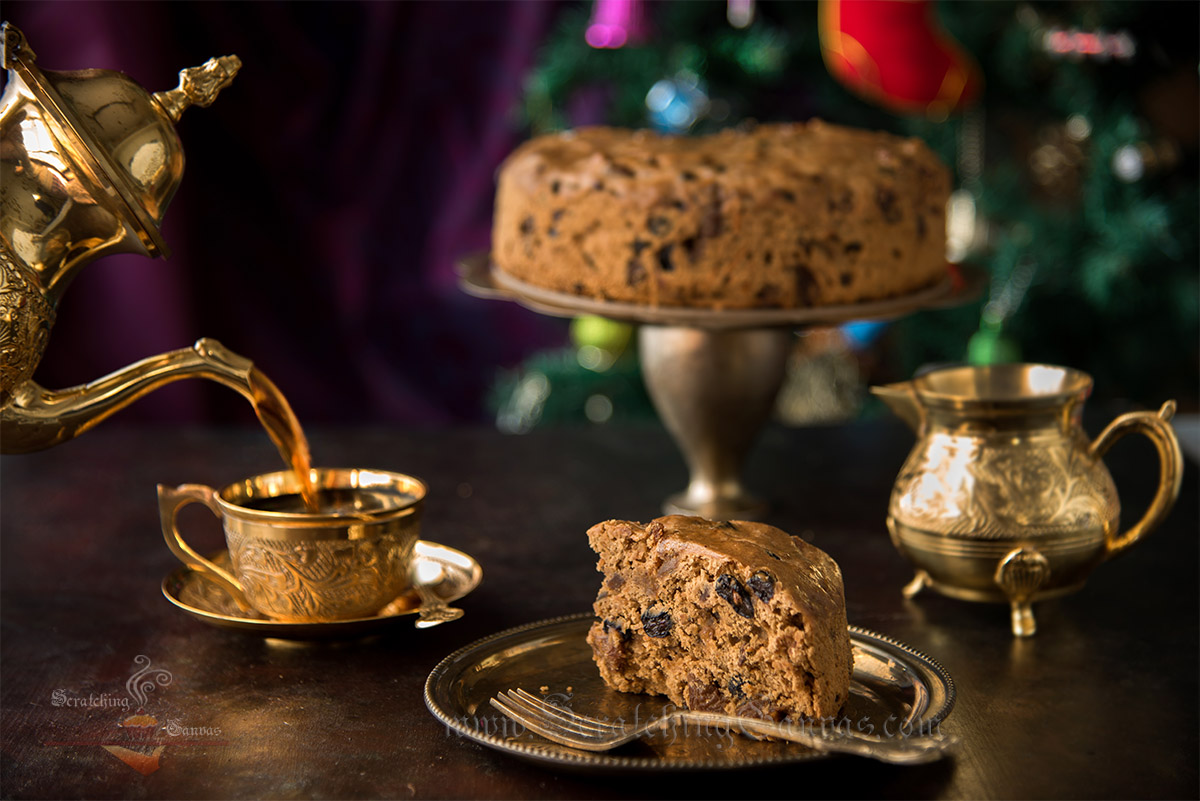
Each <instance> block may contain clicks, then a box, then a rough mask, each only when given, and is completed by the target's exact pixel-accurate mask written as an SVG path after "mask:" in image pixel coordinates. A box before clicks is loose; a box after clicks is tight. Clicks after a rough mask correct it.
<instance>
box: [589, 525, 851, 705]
mask: <svg viewBox="0 0 1200 801" xmlns="http://www.w3.org/2000/svg"><path fill="white" fill-rule="evenodd" d="M588 540H589V542H590V543H591V546H592V548H593V549H594V550H595V551H596V552H597V553H598V554H599V555H600V560H599V563H598V565H597V569H598V570H599V571H600V572H602V573H603V574H604V581H603V584H602V585H601V588H600V592H599V594H598V596H597V598H596V603H595V607H594V608H595V613H596V622H595V623H593V624H592V627H591V629H590V630H589V631H588V637H587V639H588V643H589V644H590V645H591V647H592V656H593V658H594V660H595V662H596V665H597V667H598V668H599V669H600V676H601V677H602V678H603V679H604V682H605V683H606V684H607V685H608V686H610V687H612V688H613V689H615V690H619V691H621V692H631V693H651V694H654V695H665V696H667V697H668V698H670V699H671V701H672V702H673V703H675V704H677V705H679V706H685V707H687V708H688V709H692V710H698V711H706V712H727V713H730V714H735V715H742V716H749V717H758V718H766V719H770V720H782V719H784V718H791V719H793V720H803V719H812V718H822V717H831V716H836V715H837V713H838V712H839V711H840V710H841V709H842V706H843V705H844V704H845V702H846V701H847V699H848V698H849V696H850V674H851V671H852V669H853V657H852V654H851V650H850V635H849V631H848V630H847V625H846V602H845V597H844V595H843V589H842V574H841V571H840V570H839V569H838V566H837V563H836V562H834V561H833V559H831V558H830V557H829V556H828V555H826V554H825V553H824V552H823V551H821V550H820V549H818V548H816V547H815V546H813V545H810V544H809V543H807V542H805V541H804V540H801V539H799V538H797V537H792V536H790V535H789V534H787V533H785V532H783V531H781V530H780V529H777V528H774V527H772V526H768V525H765V524H763V523H750V522H745V521H730V522H720V523H717V522H713V521H710V520H705V519H704V518H700V517H685V516H682V515H670V516H667V517H660V518H659V519H657V520H654V521H653V522H651V523H650V524H648V525H642V524H640V523H634V522H630V521H625V520H609V521H606V522H603V523H599V524H597V525H595V526H593V527H592V528H591V529H590V530H589V531H588Z"/></svg>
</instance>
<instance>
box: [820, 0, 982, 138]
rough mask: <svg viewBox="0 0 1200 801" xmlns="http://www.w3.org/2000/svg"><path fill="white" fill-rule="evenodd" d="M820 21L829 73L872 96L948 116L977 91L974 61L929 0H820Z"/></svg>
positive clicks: (892, 105)
mask: <svg viewBox="0 0 1200 801" xmlns="http://www.w3.org/2000/svg"><path fill="white" fill-rule="evenodd" d="M818 19H819V29H820V36H821V54H822V55H823V56H824V58H825V65H826V66H827V67H828V68H829V72H830V73H831V74H832V75H833V76H834V77H835V78H837V79H838V80H839V81H841V82H842V83H843V84H844V85H845V86H846V87H847V88H849V89H850V90H851V91H853V92H855V93H857V94H859V95H861V96H862V97H864V98H866V99H868V100H870V101H872V102H875V103H878V104H879V105H881V106H883V107H885V108H888V109H891V110H892V111H898V112H901V113H904V114H925V115H927V116H929V117H932V118H933V119H945V118H946V117H947V116H949V114H950V113H951V112H953V111H957V110H959V109H962V108H964V107H966V106H968V105H970V103H971V102H972V101H974V100H975V99H976V98H977V97H978V96H979V92H980V90H981V89H982V86H983V78H982V76H981V74H980V71H979V66H978V65H977V64H976V63H975V61H974V59H972V58H971V57H970V55H968V54H967V53H966V51H964V50H963V49H962V47H961V46H960V45H959V44H958V42H956V41H955V40H954V39H952V38H951V37H950V35H949V34H948V33H946V31H945V30H944V29H943V28H942V27H941V25H939V24H938V22H937V20H936V19H935V16H934V13H933V0H821V3H820V6H819V10H818Z"/></svg>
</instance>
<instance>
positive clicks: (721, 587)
mask: <svg viewBox="0 0 1200 801" xmlns="http://www.w3.org/2000/svg"><path fill="white" fill-rule="evenodd" d="M717 595H719V596H721V597H722V598H724V599H725V600H726V601H727V602H728V603H729V605H730V606H732V607H733V611H735V612H737V613H738V614H739V615H741V616H742V617H744V618H748V619H751V620H753V619H754V599H753V598H751V597H750V595H749V593H747V592H746V588H745V587H743V586H742V582H740V581H738V580H737V579H736V578H734V577H733V576H731V575H730V574H728V573H722V574H721V575H720V576H719V577H718V578H717Z"/></svg>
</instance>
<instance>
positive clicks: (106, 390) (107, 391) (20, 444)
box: [0, 338, 254, 453]
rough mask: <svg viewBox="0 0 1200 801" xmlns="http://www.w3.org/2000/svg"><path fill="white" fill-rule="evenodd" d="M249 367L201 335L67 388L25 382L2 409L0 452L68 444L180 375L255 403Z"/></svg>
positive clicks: (243, 359)
mask: <svg viewBox="0 0 1200 801" xmlns="http://www.w3.org/2000/svg"><path fill="white" fill-rule="evenodd" d="M253 369H254V365H253V363H252V362H251V361H250V360H249V359H246V358H244V357H242V356H239V355H237V354H236V353H234V352H233V351H231V350H229V349H228V348H226V347H225V346H223V345H222V344H221V343H219V342H217V341H216V340H213V339H207V338H205V339H200V340H197V342H196V344H194V345H193V346H192V347H190V348H180V349H179V350H174V351H170V352H169V353H163V354H160V355H158V356H151V357H150V358H148V359H143V360H142V361H140V362H136V363H135V364H131V365H129V366H128V367H125V368H122V369H121V370H117V371H116V372H114V373H110V374H108V375H106V376H104V377H103V378H100V379H97V380H95V381H92V382H91V383H88V384H81V385H79V386H76V387H71V388H69V389H63V390H57V391H55V390H47V389H44V388H42V387H40V386H38V385H37V384H36V383H34V382H33V381H27V382H25V383H24V384H22V385H21V386H19V387H17V388H16V390H15V391H14V392H13V394H12V396H11V398H10V401H9V403H8V404H7V405H5V406H4V408H3V409H0V453H29V452H31V451H37V450H42V449H43V448H49V447H51V446H52V445H58V444H59V443H61V442H66V441H67V440H69V439H72V438H74V437H75V436H77V435H79V434H82V433H83V432H84V431H87V430H88V429H90V428H93V427H94V426H96V425H97V424H99V423H100V422H101V421H103V420H105V419H107V418H108V417H110V416H111V415H113V414H114V413H116V412H118V411H120V410H121V409H123V408H125V407H126V406H128V405H129V404H131V403H133V402H134V401H135V400H137V399H138V398H140V397H142V396H143V395H146V394H147V393H150V392H152V391H154V390H155V389H158V388H159V387H161V386H163V385H165V384H169V383H171V382H173V381H178V380H180V379H184V378H207V379H209V380H211V381H216V382H217V383H220V384H224V385H225V386H227V387H230V388H231V389H234V390H236V391H237V392H239V393H241V394H242V395H244V396H245V397H246V398H248V399H250V400H251V401H252V402H253V394H252V389H251V386H252V385H251V378H250V374H251V371H252V370H253Z"/></svg>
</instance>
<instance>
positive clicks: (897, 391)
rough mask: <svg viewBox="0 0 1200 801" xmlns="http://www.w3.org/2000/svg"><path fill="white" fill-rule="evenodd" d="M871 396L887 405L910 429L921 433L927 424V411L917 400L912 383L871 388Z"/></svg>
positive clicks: (903, 382)
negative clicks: (922, 427)
mask: <svg viewBox="0 0 1200 801" xmlns="http://www.w3.org/2000/svg"><path fill="white" fill-rule="evenodd" d="M871 394H872V395H874V396H875V397H877V398H879V399H880V400H882V401H883V402H884V403H886V404H887V406H888V408H889V409H891V410H892V412H894V413H895V415H896V416H897V417H899V418H900V419H901V420H903V421H904V422H905V423H907V424H908V427H909V428H911V429H912V430H913V431H916V432H920V430H921V426H923V425H924V424H925V409H924V407H922V406H921V402H920V401H919V400H917V393H916V391H915V389H914V388H913V383H912V382H911V381H900V382H898V383H895V384H884V385H882V386H876V387H871Z"/></svg>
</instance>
